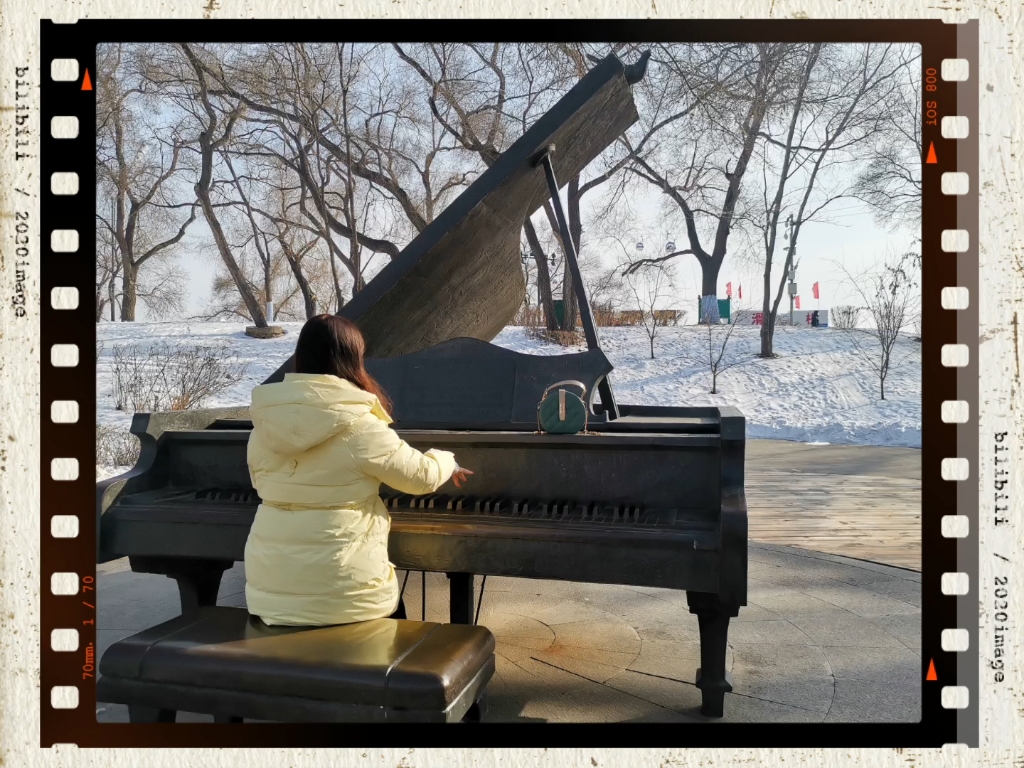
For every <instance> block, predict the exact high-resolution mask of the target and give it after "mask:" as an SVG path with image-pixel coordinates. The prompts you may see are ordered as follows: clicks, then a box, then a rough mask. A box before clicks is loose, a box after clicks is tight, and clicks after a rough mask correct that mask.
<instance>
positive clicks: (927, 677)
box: [924, 659, 939, 680]
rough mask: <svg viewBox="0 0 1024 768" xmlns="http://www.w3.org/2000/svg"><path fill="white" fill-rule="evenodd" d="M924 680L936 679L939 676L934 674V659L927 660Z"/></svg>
mask: <svg viewBox="0 0 1024 768" xmlns="http://www.w3.org/2000/svg"><path fill="white" fill-rule="evenodd" d="M924 679H925V680H938V679H939V676H938V675H937V674H935V659H932V660H931V661H929V662H928V674H927V675H925V678H924Z"/></svg>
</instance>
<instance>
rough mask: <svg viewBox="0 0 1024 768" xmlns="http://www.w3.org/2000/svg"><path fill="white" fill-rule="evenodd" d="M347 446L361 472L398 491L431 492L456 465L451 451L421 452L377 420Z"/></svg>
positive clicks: (445, 480) (449, 475)
mask: <svg viewBox="0 0 1024 768" xmlns="http://www.w3.org/2000/svg"><path fill="white" fill-rule="evenodd" d="M349 446H350V448H351V450H352V458H353V459H354V460H355V465H356V467H357V468H358V469H359V470H360V471H362V472H365V473H366V474H367V475H369V476H370V477H373V478H375V479H377V480H380V481H381V482H382V483H384V484H385V485H388V486H390V487H392V488H394V489H395V490H396V491H398V492H400V493H408V494H411V495H421V494H425V493H433V492H434V491H436V490H437V489H438V488H440V487H441V486H442V485H444V484H445V483H446V482H448V480H449V478H451V476H452V473H453V472H454V471H455V468H456V466H457V465H456V463H455V456H454V455H453V454H452V453H450V452H448V451H439V450H437V449H434V448H432V449H431V450H429V451H426V452H425V453H421V452H420V451H417V450H416V449H415V448H413V447H412V446H411V445H409V444H408V443H407V442H405V441H404V440H402V438H400V437H399V436H398V434H397V433H396V432H395V430H393V429H391V428H390V427H389V426H387V425H386V424H385V423H384V422H382V421H380V420H379V419H373V423H372V424H370V425H369V426H368V427H367V428H366V429H364V430H363V431H362V432H360V433H359V434H358V435H355V436H354V437H353V438H352V440H351V441H349Z"/></svg>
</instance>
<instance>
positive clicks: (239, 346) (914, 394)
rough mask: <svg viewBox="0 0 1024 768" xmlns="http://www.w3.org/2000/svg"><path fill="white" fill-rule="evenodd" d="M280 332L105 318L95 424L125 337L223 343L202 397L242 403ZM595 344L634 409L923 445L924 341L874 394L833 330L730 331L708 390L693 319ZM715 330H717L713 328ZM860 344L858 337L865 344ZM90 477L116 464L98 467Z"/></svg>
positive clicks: (701, 333)
mask: <svg viewBox="0 0 1024 768" xmlns="http://www.w3.org/2000/svg"><path fill="white" fill-rule="evenodd" d="M280 325H281V326H282V327H283V328H284V329H285V330H286V331H287V333H286V334H285V335H284V336H282V337H279V338H276V339H265V340H264V339H253V338H251V337H249V336H246V335H245V324H244V323H219V322H212V323H184V324H176V323H101V324H100V325H98V326H97V336H98V340H99V343H100V344H102V349H101V352H100V358H99V361H98V364H97V372H96V377H97V382H96V383H97V421H98V422H99V423H101V424H110V425H121V426H123V427H124V429H126V430H127V428H128V426H129V425H130V423H131V414H130V413H126V412H123V411H118V410H115V408H114V398H113V374H112V365H113V348H114V347H115V346H117V345H121V344H140V345H145V344H156V343H171V344H181V345H197V344H202V345H210V346H217V347H226V348H230V349H231V350H233V351H234V352H235V356H236V359H237V360H238V361H239V362H241V363H244V364H245V365H246V366H247V373H246V375H245V377H244V379H243V380H242V381H240V382H238V383H237V384H235V385H233V386H232V387H231V388H230V389H229V390H227V391H225V392H223V393H221V394H220V395H218V396H217V397H215V398H213V399H211V400H209V401H208V402H207V403H205V404H204V406H205V407H217V406H229V405H244V404H248V402H249V394H250V391H251V390H252V387H253V386H255V385H257V384H259V382H261V381H263V380H264V379H265V378H266V377H267V376H269V375H270V374H271V373H272V372H273V371H274V370H276V369H277V367H278V366H279V365H280V364H281V363H283V362H284V361H285V360H286V359H287V358H288V356H289V355H290V354H291V353H292V351H293V350H294V348H295V342H296V339H297V338H298V332H299V329H300V328H301V327H302V326H301V323H281V324H280ZM599 331H600V335H601V346H602V349H604V351H605V354H607V355H608V358H609V360H611V362H612V365H614V366H615V370H614V371H613V373H612V374H611V378H612V383H613V386H614V387H615V393H616V397H617V399H618V400H619V401H620V402H623V403H633V404H638V405H673V406H709V405H710V406H718V405H732V406H735V407H737V408H739V410H740V411H741V412H742V413H743V414H744V416H746V418H747V436H748V437H750V438H773V439H781V440H795V441H800V442H806V443H816V444H824V443H851V444H861V445H898V446H909V447H914V448H919V447H920V446H921V352H920V347H921V345H920V344H917V343H914V342H913V341H911V340H909V339H908V340H906V341H901V342H900V343H899V344H898V345H897V348H896V350H895V351H894V354H893V359H894V360H902V363H901V364H900V365H899V366H898V367H897V368H896V369H895V370H893V371H891V372H890V374H889V377H888V379H887V380H886V399H885V400H881V399H879V392H878V378H877V376H876V375H875V373H874V371H873V370H872V369H871V367H870V365H869V363H868V362H867V361H866V360H864V359H863V357H862V356H861V355H860V354H859V353H858V352H857V347H856V346H855V345H854V344H853V343H852V342H851V340H850V338H849V335H848V334H847V333H845V332H843V331H839V330H835V329H809V328H779V329H777V330H776V334H775V352H776V354H778V357H777V358H775V359H771V360H766V359H762V358H760V357H758V356H757V352H758V351H759V349H760V340H759V336H758V331H759V329H758V328H756V327H738V328H736V329H735V332H734V334H733V337H732V339H731V341H730V342H729V345H728V346H727V347H726V352H725V356H724V360H725V361H729V362H735V365H734V366H733V367H731V368H729V369H728V370H726V371H725V372H724V373H721V374H720V375H719V378H718V394H716V395H712V394H709V393H710V390H711V387H710V375H709V373H708V369H707V363H706V362H704V363H703V364H702V363H700V362H698V361H697V359H696V358H697V357H698V356H699V355H701V350H702V349H703V357H704V359H705V360H706V358H707V350H708V346H707V330H706V329H705V328H697V327H695V326H679V327H667V328H661V329H659V331H658V334H657V336H656V338H655V358H654V359H653V360H651V359H650V346H649V342H648V339H647V337H646V335H645V334H644V332H643V329H642V328H601V329H599ZM717 332H718V331H717V329H716V333H717ZM494 343H495V344H497V345H498V346H501V347H505V348H507V349H512V350H515V351H517V352H524V353H527V354H536V355H557V354H563V353H565V352H566V351H571V350H566V349H564V348H563V347H559V346H557V345H555V344H549V343H545V342H539V341H536V340H534V339H531V338H530V337H529V336H528V335H527V332H526V329H524V328H517V327H509V328H505V329H504V330H503V331H502V332H501V333H500V334H499V335H498V337H497V338H496V339H495V340H494ZM862 343H863V342H862ZM97 471H98V475H97V479H103V478H104V477H109V476H111V475H113V474H117V473H119V472H122V471H124V468H113V467H98V468H97Z"/></svg>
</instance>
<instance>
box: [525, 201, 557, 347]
mask: <svg viewBox="0 0 1024 768" xmlns="http://www.w3.org/2000/svg"><path fill="white" fill-rule="evenodd" d="M523 229H524V231H525V232H526V241H527V243H529V245H530V252H531V253H532V254H533V259H534V261H535V262H536V263H537V290H538V291H540V305H541V306H542V307H543V308H544V325H545V326H546V327H547V329H548V330H549V331H557V330H558V318H556V317H555V301H554V299H553V298H552V296H551V273H550V272H549V271H548V257H547V255H546V254H545V253H544V249H543V248H542V247H541V245H540V238H538V237H537V230H536V229H535V228H534V226H533V222H532V221H530V220H529V219H527V220H526V221H525V222H524V223H523Z"/></svg>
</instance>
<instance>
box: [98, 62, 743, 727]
mask: <svg viewBox="0 0 1024 768" xmlns="http://www.w3.org/2000/svg"><path fill="white" fill-rule="evenodd" d="M636 119H637V115H636V111H635V107H634V105H633V101H632V97H631V95H630V92H629V83H628V82H627V79H626V77H625V75H624V67H623V65H622V62H621V61H619V60H618V58H616V57H615V56H614V55H612V56H609V57H607V58H606V59H605V60H604V61H603V62H601V63H600V64H598V65H597V66H595V67H594V69H592V70H591V71H590V72H589V73H588V74H587V75H586V76H585V77H584V78H583V79H582V80H581V81H580V82H579V83H578V84H577V86H576V87H574V88H573V89H572V90H571V91H570V92H569V93H568V94H567V95H566V96H565V97H564V98H563V99H562V100H561V101H559V102H558V103H557V104H556V105H555V106H554V107H553V108H552V109H551V110H550V111H549V112H548V113H547V114H545V115H544V116H543V117H542V118H541V119H540V120H538V122H537V123H535V124H534V125H533V126H532V127H531V128H530V129H529V130H528V131H527V132H526V133H525V134H524V136H523V137H522V138H521V139H519V140H518V141H517V142H516V143H515V144H514V145H513V146H512V147H510V148H509V149H508V150H507V151H506V152H505V153H504V154H503V155H502V156H501V158H499V160H498V161H497V162H496V163H495V164H494V165H492V166H491V167H490V168H489V169H488V170H487V171H486V172H485V173H483V174H482V175H481V176H480V177H479V178H478V179H477V180H476V181H475V182H474V183H473V184H472V185H471V186H470V187H469V188H468V189H467V190H466V191H465V192H464V193H463V194H462V195H460V197H459V198H458V199H457V200H455V201H454V202H453V203H452V204H451V205H450V206H449V207H448V208H447V209H446V210H445V211H444V212H443V213H442V214H441V215H440V216H439V217H438V218H437V219H436V220H435V221H434V222H433V223H431V224H430V225H429V226H428V227H427V228H426V229H425V230H424V231H423V232H422V233H420V235H418V236H417V237H416V238H415V239H414V240H413V241H412V243H410V245H409V246H408V247H407V248H406V249H405V251H403V252H402V254H401V255H400V256H399V257H398V258H397V259H395V260H394V261H393V262H392V263H391V264H390V265H388V267H386V268H385V269H384V270H382V271H381V273H380V274H378V275H377V277H375V278H374V279H373V280H372V281H370V283H369V284H368V285H367V287H366V289H365V290H364V291H362V292H361V293H360V294H358V295H357V296H356V297H355V298H354V299H353V301H352V302H350V304H349V305H347V306H346V307H344V308H343V310H342V312H341V314H343V315H345V316H347V317H349V318H350V319H352V320H353V321H355V322H356V323H357V324H358V325H359V326H360V328H361V329H362V330H363V332H364V334H365V335H366V337H367V343H368V348H369V351H370V354H371V355H372V356H373V357H372V358H370V359H368V360H367V368H368V369H369V370H370V372H371V373H372V374H373V375H374V376H375V377H376V378H377V379H378V381H380V382H381V384H382V385H383V386H384V388H385V389H386V391H387V392H388V393H389V395H390V396H391V397H392V399H393V401H394V403H395V407H394V413H393V415H394V417H395V424H394V426H395V429H396V430H397V431H398V433H399V434H400V435H401V436H402V437H403V438H404V439H405V440H407V441H408V442H409V443H410V444H412V445H414V446H415V447H417V448H420V449H421V450H425V449H427V448H432V447H435V448H442V449H445V450H451V451H453V452H454V453H455V455H456V456H457V457H458V459H459V462H460V464H462V465H463V466H466V467H470V468H472V469H473V470H474V471H475V473H476V474H475V475H474V476H473V477H472V478H471V480H470V482H469V483H467V484H466V485H465V486H464V487H463V488H462V489H461V490H457V489H455V488H454V486H452V485H451V484H450V483H449V484H448V485H446V487H445V488H444V489H442V491H441V492H440V493H439V494H437V495H434V496H428V497H407V496H403V495H401V494H399V493H397V492H395V491H394V490H392V489H389V488H387V487H386V486H383V487H382V488H381V495H382V498H383V499H384V501H385V503H386V504H387V506H388V507H389V511H390V513H391V516H392V527H391V536H390V540H389V550H390V557H391V560H392V562H393V563H394V564H395V566H396V567H397V568H399V569H409V570H424V571H427V570H429V571H436V572H444V573H447V574H448V576H449V585H450V599H451V603H450V617H451V621H452V622H461V623H471V622H472V621H473V608H474V589H475V580H474V576H475V575H482V576H487V575H495V576H519V577H524V578H538V579H561V580H567V581H580V582H595V583H608V584H627V585H637V586H651V587H668V588H674V589H682V590H686V593H687V602H688V605H689V608H690V611H691V613H695V614H696V615H697V617H698V621H699V625H700V644H701V670H700V671H699V672H698V680H697V685H698V687H699V688H700V689H701V692H702V699H703V705H702V712H704V714H706V715H709V716H714V717H720V716H721V715H722V709H723V699H724V694H725V692H727V691H729V690H731V686H730V684H729V682H728V680H727V676H726V672H725V655H726V643H727V632H728V625H729V620H730V618H731V617H733V616H736V615H737V613H738V610H739V608H740V607H741V606H744V605H746V591H747V514H746V502H745V498H744V485H743V473H744V446H745V421H744V418H743V416H742V415H741V414H740V413H739V412H738V411H737V410H735V409H733V408H680V407H657V406H637V405H628V404H619V403H617V402H616V400H615V397H614V393H613V391H612V387H611V382H610V380H609V374H610V373H611V372H612V365H611V364H610V362H609V361H608V359H607V358H606V357H605V355H604V353H603V352H602V351H601V349H600V346H599V343H598V339H597V333H596V328H595V327H594V322H593V317H592V313H591V311H590V306H589V303H588V301H587V297H586V295H585V292H584V291H583V289H582V288H581V287H580V286H581V281H580V280H579V277H578V274H579V273H578V264H576V260H575V253H574V252H573V250H572V248H570V249H569V251H570V253H569V254H568V258H569V266H570V268H571V269H572V270H573V272H574V276H575V277H576V280H575V285H576V286H577V297H578V300H579V304H580V316H581V321H582V325H583V329H584V332H585V335H586V338H587V342H588V349H587V351H585V352H579V353H571V354H563V355H554V356H534V355H524V354H520V353H516V352H513V351H510V350H506V349H502V348H499V347H496V346H494V345H493V344H490V343H489V342H490V340H491V339H493V338H494V336H495V335H496V334H497V333H498V332H500V330H501V329H502V328H503V327H505V326H506V325H507V324H508V322H509V321H510V320H511V318H512V316H513V315H514V313H515V311H516V309H517V307H518V306H519V304H520V303H521V301H522V297H523V291H524V285H523V278H522V271H521V266H520V262H519V233H520V229H521V227H522V223H523V221H524V220H525V218H526V217H527V216H529V215H530V214H531V213H533V212H534V211H535V210H537V208H539V207H540V206H541V205H542V204H543V203H544V202H545V201H546V200H550V202H551V204H552V205H553V206H554V208H555V212H556V215H557V217H558V218H559V220H560V224H561V225H562V229H563V232H566V228H565V226H564V224H565V222H564V215H563V212H562V210H561V203H560V201H559V199H558V196H557V178H558V177H559V176H560V177H561V178H566V179H567V178H571V177H572V176H573V175H575V174H576V173H578V172H579V170H581V169H582V168H583V167H584V166H585V165H586V164H587V163H588V162H590V161H591V160H592V159H593V158H594V157H596V156H597V155H598V154H600V152H601V151H602V150H603V149H604V148H605V147H607V146H608V145H609V144H610V143H611V142H612V141H614V140H615V138H616V137H617V136H618V135H620V134H621V133H622V132H623V131H625V129H626V128H627V127H628V126H629V125H630V124H632V122H634V121H635V120H636ZM552 145H554V146H552ZM564 237H565V239H566V240H567V241H568V242H571V240H570V239H569V238H568V236H567V232H566V234H565V235H564ZM488 276H489V277H488ZM289 364H290V361H289V363H286V365H285V366H282V368H281V369H279V370H278V371H277V372H275V374H274V375H273V376H271V377H270V378H269V379H268V381H274V380H280V378H281V377H282V376H283V373H284V371H285V370H287V366H288V365H289ZM565 379H576V380H579V381H581V382H583V383H585V384H586V385H587V401H588V407H589V409H590V411H591V417H590V425H589V428H588V433H585V434H577V435H548V434H538V433H537V432H536V429H537V425H536V409H537V403H538V402H539V400H540V397H541V394H542V392H543V390H544V389H545V388H546V387H547V386H549V385H551V384H552V383H554V382H556V381H560V380H565ZM251 429H252V423H251V422H250V421H249V420H248V411H247V408H246V407H245V406H240V407H238V408H219V409H206V410H200V411H182V412H171V413H149V414H147V413H138V414H136V415H135V417H134V420H133V422H132V427H131V431H132V433H133V434H135V435H137V436H138V437H139V439H140V441H141V454H140V457H139V460H138V463H137V464H136V466H135V467H134V468H133V469H131V470H130V471H129V472H127V473H125V474H123V475H120V476H118V477H115V478H111V479H109V480H106V481H103V482H101V483H99V484H98V485H97V525H98V528H99V530H98V542H99V551H98V561H99V562H106V561H109V560H112V559H115V558H121V557H126V556H127V557H128V558H129V561H130V564H131V567H132V569H133V570H135V571H139V572H146V573H159V574H165V575H167V576H169V577H171V578H174V579H175V580H176V581H177V583H178V587H179V591H180V596H181V603H182V610H183V611H188V610H190V609H192V608H194V607H196V606H201V605H213V604H215V603H216V597H217V591H218V587H219V584H220V580H221V576H222V574H223V571H224V570H226V569H227V568H230V567H231V566H232V565H233V564H234V563H235V562H237V561H241V560H243V558H244V549H245V542H246V538H247V536H248V532H249V528H250V526H251V525H252V521H253V518H254V516H255V514H256V508H257V506H258V504H259V499H258V497H257V496H256V493H255V491H254V490H253V488H252V485H251V481H250V478H249V473H248V468H247V465H246V444H247V441H248V438H249V432H250V430H251Z"/></svg>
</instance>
